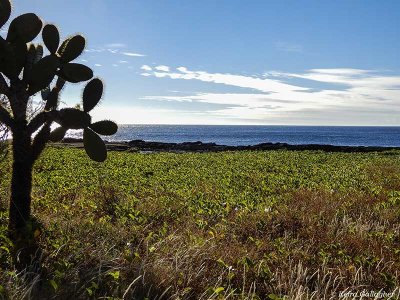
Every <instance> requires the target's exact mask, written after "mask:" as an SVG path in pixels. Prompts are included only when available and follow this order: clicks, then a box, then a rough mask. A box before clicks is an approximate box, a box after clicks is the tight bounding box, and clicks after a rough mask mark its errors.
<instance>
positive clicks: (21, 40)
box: [0, 0, 118, 162]
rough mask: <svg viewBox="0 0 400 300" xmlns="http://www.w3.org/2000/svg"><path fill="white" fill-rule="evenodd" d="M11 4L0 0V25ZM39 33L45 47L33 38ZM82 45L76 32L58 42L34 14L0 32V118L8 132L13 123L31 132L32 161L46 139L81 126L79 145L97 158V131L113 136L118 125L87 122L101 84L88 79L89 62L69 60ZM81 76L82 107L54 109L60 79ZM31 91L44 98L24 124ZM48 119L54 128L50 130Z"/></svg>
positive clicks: (102, 152) (100, 145) (101, 148)
mask: <svg viewBox="0 0 400 300" xmlns="http://www.w3.org/2000/svg"><path fill="white" fill-rule="evenodd" d="M11 7H12V5H11V3H10V1H9V0H0V28H1V27H3V26H4V25H5V24H6V23H7V21H8V19H9V17H10V15H11ZM40 34H41V37H42V40H43V45H44V47H45V49H44V47H43V46H42V45H40V44H38V43H36V40H37V39H36V38H37V37H38V36H40ZM85 44H86V40H85V38H84V37H83V36H82V35H75V36H70V37H68V38H66V39H65V40H64V41H63V42H60V33H59V31H58V29H57V27H56V26H55V25H53V24H45V25H44V26H43V22H42V20H41V19H40V18H39V17H38V16H37V15H35V14H34V13H27V14H23V15H20V16H18V17H16V18H15V19H13V20H12V21H11V22H10V24H9V28H8V32H7V35H6V37H5V38H3V37H1V36H0V72H1V74H0V94H3V95H5V96H6V97H7V98H8V100H9V104H10V105H9V107H11V109H7V108H6V107H4V106H0V123H3V124H5V125H6V126H8V127H9V128H11V131H12V132H13V136H14V135H16V133H17V130H19V129H18V128H20V130H22V129H21V128H23V130H25V131H27V132H28V133H29V136H32V135H33V133H35V132H36V135H35V137H34V139H33V141H32V143H31V146H32V149H31V150H32V158H33V160H35V159H36V158H37V157H38V155H40V153H41V151H42V150H43V148H44V145H45V144H46V143H47V142H48V141H52V142H56V141H60V140H62V139H63V138H64V136H65V134H66V132H67V131H68V130H69V129H83V132H84V134H83V137H84V138H83V140H84V146H85V150H86V152H87V154H88V156H89V157H90V158H91V159H92V160H94V161H98V162H102V161H104V160H105V159H106V157H107V151H106V147H105V144H104V142H103V140H102V139H101V138H100V136H99V135H113V134H115V133H116V132H117V130H118V127H117V125H116V124H115V123H114V122H112V121H108V120H107V121H100V122H96V123H92V119H91V116H90V114H89V113H90V112H91V110H92V109H94V108H95V107H96V106H97V104H98V103H99V101H100V99H101V97H102V94H103V83H102V81H101V80H100V79H98V78H93V71H92V70H91V69H90V68H89V67H87V66H85V65H83V64H79V63H76V62H74V60H75V59H77V58H78V57H79V56H80V55H81V54H82V53H83V51H84V49H85ZM84 81H88V83H87V84H86V86H85V88H84V90H83V95H82V105H81V107H82V110H81V109H78V108H62V109H59V103H60V100H59V98H60V93H61V91H62V89H63V87H64V86H65V83H66V82H70V83H79V82H84ZM37 93H41V96H42V99H43V101H45V102H46V103H45V106H44V109H43V111H42V112H40V113H39V114H37V115H36V116H35V117H34V118H33V119H32V120H31V121H30V122H29V123H28V122H27V121H26V119H27V101H28V100H29V98H30V97H31V96H32V95H34V94H37ZM53 122H55V123H58V124H59V125H60V127H58V128H56V129H54V130H53V131H51V130H50V128H51V125H52V124H53ZM21 124H24V126H25V127H24V126H22V125H21ZM20 125H21V126H22V127H21V126H20ZM18 126H20V127H18ZM17 135H18V133H17Z"/></svg>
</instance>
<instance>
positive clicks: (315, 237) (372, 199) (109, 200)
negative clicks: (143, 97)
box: [0, 148, 400, 299]
mask: <svg viewBox="0 0 400 300" xmlns="http://www.w3.org/2000/svg"><path fill="white" fill-rule="evenodd" d="M10 168H11V165H10V161H9V160H6V161H4V162H1V163H0V180H1V182H0V225H1V227H0V242H1V246H0V267H1V271H0V295H2V296H3V297H4V298H11V299H19V298H23V297H33V298H35V297H39V296H40V297H42V298H43V299H46V298H52V297H53V298H57V299H71V297H72V295H74V298H76V299H86V298H93V299H99V298H102V297H103V298H102V299H122V298H124V299H132V298H133V297H136V298H137V299H143V298H146V297H147V298H148V299H161V298H162V299H268V298H270V299H280V298H281V297H282V298H283V297H285V296H286V297H287V298H289V299H310V298H313V299H324V298H330V297H331V298H332V299H336V298H338V295H339V292H340V291H343V290H345V289H348V290H351V291H355V290H363V289H367V290H374V291H379V290H383V291H386V292H391V291H397V292H398V286H399V284H400V232H399V230H400V152H383V153H368V154H365V153H354V154H351V153H324V152H311V151H310V152H307V151H303V152H291V151H269V152H224V153H186V154H173V153H158V154H140V153H118V152H112V153H109V159H108V160H107V162H106V163H104V164H97V163H93V162H91V161H89V159H88V158H87V157H86V155H85V153H84V152H83V151H82V150H79V149H68V148H62V149H60V148H48V149H47V150H46V152H45V153H44V155H43V156H42V157H41V158H40V160H39V161H38V162H37V163H36V165H35V171H34V190H33V199H34V200H33V201H34V202H33V214H34V216H35V218H36V220H37V221H38V222H39V223H40V226H41V229H40V230H36V231H35V235H36V238H37V242H38V244H39V245H40V247H41V249H42V253H40V263H37V264H35V265H33V266H31V269H30V273H25V275H23V276H18V274H17V273H16V271H14V270H13V268H12V264H11V256H10V254H9V251H10V249H11V248H12V245H11V244H10V243H9V241H8V239H7V238H6V224H7V218H8V217H7V207H8V197H9V191H8V186H9V182H10ZM27 274H28V275H27Z"/></svg>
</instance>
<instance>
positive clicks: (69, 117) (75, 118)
mask: <svg viewBox="0 0 400 300" xmlns="http://www.w3.org/2000/svg"><path fill="white" fill-rule="evenodd" d="M56 121H57V123H59V124H60V125H61V126H62V127H64V128H67V129H83V128H86V127H88V126H89V125H90V123H91V117H90V115H89V114H88V113H86V112H84V111H81V110H79V109H76V108H63V109H61V110H60V112H59V119H58V120H56Z"/></svg>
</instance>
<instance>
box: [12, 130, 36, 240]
mask: <svg viewBox="0 0 400 300" xmlns="http://www.w3.org/2000/svg"><path fill="white" fill-rule="evenodd" d="M19 125H20V126H16V128H15V130H13V170H12V182H11V199H10V215H9V226H8V227H9V230H10V232H11V233H16V234H18V233H22V232H23V231H24V229H25V227H26V224H27V222H28V220H29V218H30V214H31V189H32V167H33V160H32V158H31V138H30V135H29V134H28V132H27V128H26V124H24V122H21V124H19Z"/></svg>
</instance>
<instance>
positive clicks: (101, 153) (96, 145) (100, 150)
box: [83, 128, 107, 162]
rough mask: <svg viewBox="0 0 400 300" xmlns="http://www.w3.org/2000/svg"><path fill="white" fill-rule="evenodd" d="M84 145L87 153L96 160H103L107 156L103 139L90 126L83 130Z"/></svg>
mask: <svg viewBox="0 0 400 300" xmlns="http://www.w3.org/2000/svg"><path fill="white" fill-rule="evenodd" d="M83 145H84V146H85V151H86V153H87V155H88V156H89V157H90V158H91V159H92V160H94V161H97V162H103V161H105V160H106V158H107V149H106V145H105V144H104V142H103V140H102V139H101V138H100V137H99V136H98V135H97V133H95V132H94V131H93V130H91V129H90V128H86V129H85V130H84V131H83Z"/></svg>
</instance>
